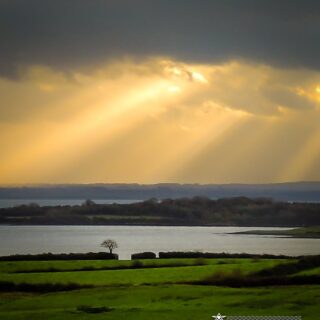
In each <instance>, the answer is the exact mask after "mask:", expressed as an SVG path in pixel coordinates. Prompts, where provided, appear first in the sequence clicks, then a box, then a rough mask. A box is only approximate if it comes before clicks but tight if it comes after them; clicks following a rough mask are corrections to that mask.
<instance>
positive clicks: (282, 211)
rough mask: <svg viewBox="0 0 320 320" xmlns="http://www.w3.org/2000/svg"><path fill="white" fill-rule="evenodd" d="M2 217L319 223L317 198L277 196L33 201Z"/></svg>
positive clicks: (1, 212) (51, 221)
mask: <svg viewBox="0 0 320 320" xmlns="http://www.w3.org/2000/svg"><path fill="white" fill-rule="evenodd" d="M0 223H1V224H14V225H17V224H19V225H177V226H178V225H181V226H196V225H197V226H257V227H258V226H261V227H264V226H288V227H296V226H317V225H320V204H318V203H288V202H276V201H273V200H272V199H267V198H256V199H249V198H246V197H235V198H225V199H219V200H211V199H209V198H206V197H193V198H180V199H165V200H161V201H158V200H157V199H149V200H147V201H143V202H138V203H132V204H117V203H114V204H96V203H94V202H93V201H91V200H87V201H85V202H84V203H83V204H82V205H77V206H43V207H40V206H39V205H37V204H36V203H33V204H29V205H22V206H18V207H13V208H2V209H0Z"/></svg>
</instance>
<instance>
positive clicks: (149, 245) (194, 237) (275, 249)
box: [0, 226, 320, 259]
mask: <svg viewBox="0 0 320 320" xmlns="http://www.w3.org/2000/svg"><path fill="white" fill-rule="evenodd" d="M268 229H272V230H275V229H281V228H256V227H251V228H249V227H149V226H0V255H9V254H18V253H20V254H23V253H43V252H52V253H65V252H66V253H68V252H89V251H92V252H98V251H103V249H102V248H101V247H100V243H101V242H102V241H103V240H105V239H107V238H112V239H114V240H116V241H117V243H118V245H119V248H118V249H117V251H116V252H117V253H118V254H119V256H120V259H129V258H130V255H131V254H132V253H134V252H142V251H153V252H156V253H157V252H159V251H182V250H184V251H191V250H197V251H204V252H205V251H207V252H230V253H241V252H246V253H269V254H286V255H304V254H320V239H295V238H286V237H273V236H258V235H231V234H228V233H230V232H238V231H246V230H268ZM284 229H285V228H284Z"/></svg>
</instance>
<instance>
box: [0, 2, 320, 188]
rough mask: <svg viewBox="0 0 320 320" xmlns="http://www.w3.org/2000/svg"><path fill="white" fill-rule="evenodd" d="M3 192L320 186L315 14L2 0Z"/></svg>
mask: <svg viewBox="0 0 320 320" xmlns="http://www.w3.org/2000/svg"><path fill="white" fill-rule="evenodd" d="M0 136H1V139H0V148H1V157H0V184H5V185H8V184H9V185H10V184H27V183H28V184H29V183H37V184H38V183H98V182H99V183H102V182H103V183H146V184H148V183H159V182H178V183H202V184H207V183H278V182H288V181H319V180H320V2H319V1H312V0H303V1H302V0H299V1H298V0H282V1H274V0H259V1H257V0H224V1H222V0H219V1H218V0H184V1H179V0H77V1H74V0H55V1H50V0H28V1H25V0H0Z"/></svg>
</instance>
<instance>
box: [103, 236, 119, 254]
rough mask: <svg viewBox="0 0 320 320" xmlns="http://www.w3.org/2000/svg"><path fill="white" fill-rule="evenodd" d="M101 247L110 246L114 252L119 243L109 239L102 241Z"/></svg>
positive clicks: (110, 249)
mask: <svg viewBox="0 0 320 320" xmlns="http://www.w3.org/2000/svg"><path fill="white" fill-rule="evenodd" d="M101 247H104V248H108V249H109V251H110V253H112V250H113V249H116V248H118V244H117V243H116V242H115V241H114V240H112V239H108V240H104V241H103V242H102V243H101Z"/></svg>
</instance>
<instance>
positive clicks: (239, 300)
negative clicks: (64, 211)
mask: <svg viewBox="0 0 320 320" xmlns="http://www.w3.org/2000/svg"><path fill="white" fill-rule="evenodd" d="M297 263H298V261H297V260H295V259H290V260H287V259H251V258H248V259H244V258H242V259H240V258H239V259H233V258H229V259H155V260H141V261H102V260H99V261H98V260H95V261H25V262H24V261H18V262H0V281H2V282H4V281H7V282H9V283H14V284H15V285H17V286H18V285H25V284H28V285H29V287H27V289H21V290H20V289H17V288H18V287H16V288H15V289H14V290H12V289H10V290H5V289H4V288H3V287H2V290H1V293H0V319H1V320H3V319H8V320H9V319H10V320H11V319H12V320H13V319H14V320H20V319H21V320H22V319H33V320H37V319H39V320H40V319H41V320H42V319H46V320H51V319H93V320H95V319H210V317H211V316H212V315H213V314H217V313H218V312H220V313H221V314H226V315H302V316H303V320H316V319H319V312H320V307H319V303H320V287H319V285H313V284H309V285H304V284H301V285H290V286H289V285H288V286H284V285H282V286H280V285H270V286H257V287H241V288H233V287H228V286H214V285H212V284H210V283H209V282H208V283H205V282H204V283H203V284H200V282H201V281H202V282H203V281H204V280H206V279H211V278H214V277H220V278H221V276H222V275H223V277H228V276H234V275H237V276H239V275H241V277H250V275H253V274H254V273H257V272H261V270H272V269H273V268H277V266H278V265H284V266H285V268H284V269H289V268H287V267H286V266H289V265H295V264H297ZM278 268H279V267H278ZM303 273H304V274H307V275H308V274H311V275H316V276H319V274H320V270H319V267H318V266H316V267H310V266H309V267H308V268H306V270H299V272H296V274H303ZM294 275H295V274H291V275H290V276H291V277H293V276H294ZM54 283H58V284H60V285H61V288H59V289H52V288H50V287H49V286H48V284H54ZM70 283H73V284H74V285H75V286H76V287H75V288H73V289H74V290H70V288H68V287H67V285H68V284H70ZM63 285H65V286H66V287H65V288H64V287H63ZM85 286H91V287H85ZM21 288H23V287H21ZM53 290H59V291H55V292H53ZM36 291H41V292H36Z"/></svg>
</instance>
